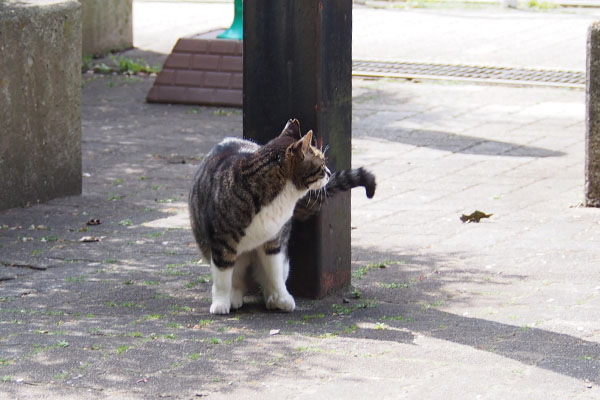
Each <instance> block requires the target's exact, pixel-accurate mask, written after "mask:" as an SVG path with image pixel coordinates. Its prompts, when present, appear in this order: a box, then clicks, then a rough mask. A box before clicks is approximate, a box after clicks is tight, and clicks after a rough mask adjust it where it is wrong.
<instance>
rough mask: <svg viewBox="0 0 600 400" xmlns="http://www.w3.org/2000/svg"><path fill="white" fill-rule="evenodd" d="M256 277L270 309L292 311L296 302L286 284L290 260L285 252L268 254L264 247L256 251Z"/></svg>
mask: <svg viewBox="0 0 600 400" xmlns="http://www.w3.org/2000/svg"><path fill="white" fill-rule="evenodd" d="M256 256H257V259H258V260H257V262H256V263H255V264H256V265H255V274H256V279H257V281H258V282H259V283H260V285H261V286H262V288H263V291H264V297H265V303H266V306H267V308H268V309H269V310H274V309H280V310H282V311H286V312H291V311H294V308H296V302H295V301H294V298H293V297H292V295H291V294H290V293H289V292H288V290H287V288H286V286H285V279H286V278H287V271H288V270H289V260H288V259H287V257H286V256H285V254H284V253H283V252H281V251H280V252H278V253H276V254H267V253H266V252H265V249H264V248H262V247H261V248H259V249H257V251H256Z"/></svg>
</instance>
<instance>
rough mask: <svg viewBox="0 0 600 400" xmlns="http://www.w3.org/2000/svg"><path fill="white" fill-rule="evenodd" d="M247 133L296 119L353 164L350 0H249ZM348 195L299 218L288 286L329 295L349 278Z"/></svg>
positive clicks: (263, 135)
mask: <svg viewBox="0 0 600 400" xmlns="http://www.w3.org/2000/svg"><path fill="white" fill-rule="evenodd" d="M243 71H244V100H243V107H244V137H247V138H251V139H254V140H256V141H257V142H260V143H264V142H266V141H268V140H269V139H271V138H273V137H274V136H276V135H278V134H279V132H281V129H282V128H283V126H284V125H285V123H286V121H287V120H288V119H290V118H297V119H298V120H299V121H300V125H301V128H302V130H303V132H306V131H308V130H309V129H312V130H313V131H315V133H316V134H317V135H318V136H319V137H320V138H321V139H322V141H323V145H324V146H325V145H329V146H330V148H329V151H328V153H327V155H328V164H329V166H330V168H331V169H332V170H340V169H345V168H350V164H351V163H350V161H351V160H350V156H351V148H350V142H351V125H352V118H351V117H352V82H351V78H352V0H290V1H264V0H245V1H244V68H243ZM350 250H351V249H350V193H349V192H348V193H343V194H341V195H339V196H336V197H334V198H333V199H330V201H329V202H328V204H327V206H325V207H323V208H322V209H321V211H320V212H319V214H318V215H317V216H316V217H313V218H312V219H310V220H309V221H307V222H305V223H297V222H295V223H294V224H293V227H292V237H291V239H290V261H291V268H290V279H289V281H288V288H289V289H290V291H291V292H292V293H294V294H296V295H301V296H307V297H317V298H318V297H323V296H325V295H327V294H328V293H329V292H332V291H335V290H337V289H340V288H343V287H345V286H348V285H349V284H350Z"/></svg>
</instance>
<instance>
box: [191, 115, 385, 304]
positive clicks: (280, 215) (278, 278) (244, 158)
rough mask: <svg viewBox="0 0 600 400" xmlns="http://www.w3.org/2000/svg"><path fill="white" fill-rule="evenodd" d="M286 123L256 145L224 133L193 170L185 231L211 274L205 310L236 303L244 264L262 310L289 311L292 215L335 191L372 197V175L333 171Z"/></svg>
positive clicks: (308, 138)
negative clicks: (360, 191)
mask: <svg viewBox="0 0 600 400" xmlns="http://www.w3.org/2000/svg"><path fill="white" fill-rule="evenodd" d="M312 140H313V133H312V131H309V132H308V133H307V134H306V135H304V136H302V134H301V133H300V124H299V122H298V121H297V120H289V121H288V122H287V124H286V126H285V128H284V129H283V131H282V132H281V134H280V135H279V136H278V137H276V138H275V139H273V140H271V141H270V142H268V143H267V144H265V145H264V146H259V145H258V144H256V143H254V142H251V141H248V140H242V139H235V138H227V139H224V140H223V141H222V142H221V143H219V144H218V145H217V146H215V147H214V148H213V149H212V150H211V151H210V152H209V154H208V155H207V156H206V158H205V159H204V160H203V161H202V163H201V164H200V166H199V168H198V172H197V173H196V176H195V177H194V185H193V187H192V190H191V192H190V196H189V209H190V221H191V225H192V231H193V233H194V237H195V239H196V242H197V243H198V246H199V248H200V251H201V252H202V254H203V256H204V258H205V259H206V260H207V261H210V268H211V273H212V279H213V286H212V304H211V306H210V312H211V313H212V314H227V313H229V311H230V309H231V308H234V309H236V308H239V307H241V306H242V303H243V298H244V294H245V292H246V280H245V278H246V270H247V268H248V267H249V266H250V265H252V272H253V275H254V278H255V279H256V281H257V282H258V283H259V284H260V285H261V287H262V289H263V292H264V299H265V303H266V306H267V308H268V309H280V310H283V311H293V310H294V308H295V302H294V298H293V297H292V296H291V295H290V294H289V293H288V291H287V288H286V286H285V282H286V280H287V277H288V273H289V260H288V258H287V242H288V239H289V235H290V230H291V221H292V217H294V218H298V219H306V218H308V217H310V216H311V215H313V214H315V213H316V212H317V211H318V210H319V208H320V206H321V204H322V202H323V201H324V200H325V199H327V198H328V197H330V196H332V195H334V194H335V193H337V192H340V191H345V190H349V189H351V188H353V187H357V186H364V187H365V188H366V191H367V196H368V197H369V198H371V197H373V195H374V194H375V177H374V176H373V175H372V174H371V173H370V172H368V171H366V170H364V169H362V168H359V169H355V170H344V171H340V172H336V173H334V174H333V175H332V174H331V172H330V171H329V169H328V168H327V166H326V165H325V156H324V154H323V153H322V152H321V150H319V149H317V148H316V147H314V146H313V145H312Z"/></svg>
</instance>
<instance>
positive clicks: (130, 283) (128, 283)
mask: <svg viewBox="0 0 600 400" xmlns="http://www.w3.org/2000/svg"><path fill="white" fill-rule="evenodd" d="M121 283H122V284H123V285H133V284H134V283H135V281H134V280H133V279H127V280H126V281H123V282H121Z"/></svg>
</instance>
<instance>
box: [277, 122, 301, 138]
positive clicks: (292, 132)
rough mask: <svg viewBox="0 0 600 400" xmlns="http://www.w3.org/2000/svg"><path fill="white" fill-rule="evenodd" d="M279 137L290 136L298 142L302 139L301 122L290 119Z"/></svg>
mask: <svg viewBox="0 0 600 400" xmlns="http://www.w3.org/2000/svg"><path fill="white" fill-rule="evenodd" d="M279 136H290V137H293V138H294V139H296V140H298V139H300V138H301V137H302V134H301V133H300V122H299V121H298V120H297V119H290V120H289V121H288V122H287V124H285V127H284V128H283V130H282V131H281V134H280V135H279Z"/></svg>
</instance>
